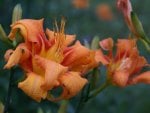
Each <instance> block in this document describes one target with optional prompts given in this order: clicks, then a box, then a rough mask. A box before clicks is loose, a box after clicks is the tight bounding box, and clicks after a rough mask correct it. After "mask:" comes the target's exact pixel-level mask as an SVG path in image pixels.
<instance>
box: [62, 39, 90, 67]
mask: <svg viewBox="0 0 150 113" xmlns="http://www.w3.org/2000/svg"><path fill="white" fill-rule="evenodd" d="M89 52H90V51H89V49H87V48H85V47H84V46H82V45H81V44H80V42H79V41H77V42H76V43H75V45H74V46H72V47H70V48H68V50H67V52H65V54H64V56H65V58H64V60H63V62H62V64H63V65H65V66H69V65H71V64H73V63H74V62H76V61H79V60H80V59H82V58H84V57H85V56H88V55H89ZM80 61H82V60H80Z"/></svg>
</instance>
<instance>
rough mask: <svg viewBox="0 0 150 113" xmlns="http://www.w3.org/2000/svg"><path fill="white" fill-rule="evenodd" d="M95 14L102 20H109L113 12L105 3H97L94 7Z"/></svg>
mask: <svg viewBox="0 0 150 113" xmlns="http://www.w3.org/2000/svg"><path fill="white" fill-rule="evenodd" d="M96 14H97V16H98V17H99V18H100V19H102V20H106V21H110V20H112V19H113V13H112V11H111V8H110V6H109V5H108V4H106V3H103V4H99V5H98V6H97V8H96Z"/></svg>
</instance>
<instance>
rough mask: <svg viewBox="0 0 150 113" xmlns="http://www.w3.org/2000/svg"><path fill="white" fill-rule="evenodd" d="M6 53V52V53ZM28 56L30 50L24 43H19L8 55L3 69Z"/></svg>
mask: <svg viewBox="0 0 150 113" xmlns="http://www.w3.org/2000/svg"><path fill="white" fill-rule="evenodd" d="M6 54H7V53H6ZM29 57H30V52H29V50H28V49H27V47H26V46H25V44H20V45H19V46H18V47H17V48H16V50H15V51H13V53H12V54H11V56H10V57H9V60H8V62H7V64H6V65H5V66H4V69H10V68H11V67H13V66H14V65H16V64H18V63H21V62H23V61H24V60H26V59H28V58H29Z"/></svg>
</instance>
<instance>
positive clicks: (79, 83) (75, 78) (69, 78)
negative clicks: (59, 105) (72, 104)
mask: <svg viewBox="0 0 150 113" xmlns="http://www.w3.org/2000/svg"><path fill="white" fill-rule="evenodd" d="M59 82H60V85H61V86H62V88H63V92H62V94H61V95H60V96H59V97H56V98H54V97H52V96H49V95H48V97H47V98H48V100H50V101H59V100H62V99H69V98H71V97H73V96H75V95H77V93H79V92H80V90H81V89H82V88H83V87H84V86H85V84H86V83H87V82H88V81H87V79H85V78H82V77H81V76H80V73H78V72H68V73H65V74H64V75H62V76H60V77H59Z"/></svg>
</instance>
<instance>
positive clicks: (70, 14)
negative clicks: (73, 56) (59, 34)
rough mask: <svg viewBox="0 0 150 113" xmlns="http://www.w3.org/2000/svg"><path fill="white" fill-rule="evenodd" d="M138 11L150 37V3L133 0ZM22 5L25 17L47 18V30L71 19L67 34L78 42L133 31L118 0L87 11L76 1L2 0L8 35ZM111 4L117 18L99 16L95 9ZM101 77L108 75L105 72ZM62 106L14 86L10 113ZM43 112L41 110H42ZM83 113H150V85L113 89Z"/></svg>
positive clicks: (3, 89)
mask: <svg viewBox="0 0 150 113" xmlns="http://www.w3.org/2000/svg"><path fill="white" fill-rule="evenodd" d="M131 2H132V6H133V9H134V11H135V12H136V13H137V14H138V16H139V18H140V20H141V22H142V24H143V26H144V29H145V32H146V33H147V35H148V36H150V22H149V18H150V7H149V5H150V1H149V0H143V1H141V0H131ZM17 3H20V4H21V6H22V9H23V18H31V19H41V18H44V19H45V21H44V28H46V27H48V28H51V29H52V28H53V23H54V20H55V19H56V20H60V19H61V18H62V17H65V18H66V20H67V25H66V33H68V34H76V35H77V39H79V40H81V41H83V40H84V39H86V40H88V41H90V40H91V39H92V38H93V37H94V36H95V35H97V36H99V37H100V39H103V38H107V37H113V38H114V39H115V40H116V39H117V38H126V37H127V36H128V34H129V30H128V28H127V26H126V24H125V22H124V20H123V17H122V15H121V14H120V12H118V10H117V9H116V0H90V4H89V7H88V8H87V9H76V8H74V7H73V5H72V0H0V24H2V26H3V28H4V29H5V31H6V32H7V34H8V33H9V31H10V24H11V16H12V11H13V8H14V6H15V5H16V4H17ZM101 3H107V4H109V5H110V6H111V8H112V12H113V15H114V19H113V20H112V21H104V20H101V19H99V18H98V17H97V16H96V13H95V9H96V6H97V5H98V4H101ZM142 47H143V46H142V45H140V44H139V49H140V50H141V51H140V52H141V54H143V55H145V56H146V58H147V59H148V60H149V61H150V57H149V54H148V53H147V51H146V50H145V49H143V48H142ZM7 49H8V47H7V46H6V45H4V44H3V43H1V42H0V101H1V102H3V103H5V97H6V94H7V89H8V80H9V71H8V70H3V66H4V64H5V62H4V58H3V55H4V53H5V51H6V50H7ZM15 73H16V74H15V78H14V81H15V80H17V79H18V78H20V77H21V76H23V74H22V71H21V70H20V69H18V70H16V71H15ZM101 76H102V77H103V76H104V73H103V71H102V72H101ZM78 101H79V98H78V96H77V97H75V98H73V99H71V103H70V104H69V106H68V113H74V110H75V109H76V105H77V102H78ZM59 104H60V103H59V102H58V103H53V102H50V101H46V100H45V101H42V102H41V103H37V102H35V101H33V100H31V99H30V98H29V97H28V96H26V95H25V94H24V93H23V92H22V91H21V90H20V89H18V88H17V87H16V84H14V87H13V92H12V99H11V105H10V108H9V109H10V113H56V112H57V110H58V107H59ZM39 109H41V110H39ZM82 113H150V86H148V85H143V84H139V85H136V86H130V87H126V88H124V89H121V88H116V87H109V88H108V89H106V90H105V91H104V92H102V93H101V94H100V95H99V96H97V97H96V98H95V99H93V100H91V101H89V102H88V103H87V104H86V105H85V107H84V108H83V110H82Z"/></svg>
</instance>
